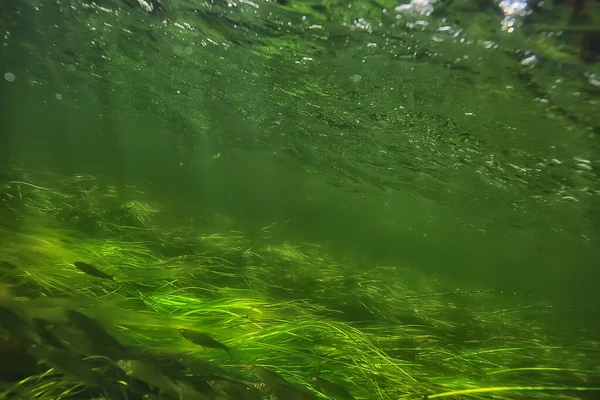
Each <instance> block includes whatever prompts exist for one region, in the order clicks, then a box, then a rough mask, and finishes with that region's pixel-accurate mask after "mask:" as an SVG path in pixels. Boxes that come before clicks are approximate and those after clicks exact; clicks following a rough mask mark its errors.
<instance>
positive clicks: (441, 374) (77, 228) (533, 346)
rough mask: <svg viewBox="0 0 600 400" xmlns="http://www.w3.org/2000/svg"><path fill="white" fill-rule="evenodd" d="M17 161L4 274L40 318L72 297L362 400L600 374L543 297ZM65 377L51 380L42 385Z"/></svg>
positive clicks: (555, 383)
mask: <svg viewBox="0 0 600 400" xmlns="http://www.w3.org/2000/svg"><path fill="white" fill-rule="evenodd" d="M14 175H15V178H14V179H12V180H11V181H10V182H11V183H4V184H3V185H2V186H0V198H3V199H6V202H5V205H6V206H5V207H0V213H5V214H3V215H8V216H9V217H7V218H6V219H7V220H16V219H17V217H18V218H19V220H20V221H22V222H21V223H19V224H17V225H14V226H12V225H6V226H4V225H3V226H0V235H1V237H2V243H3V246H2V247H0V260H1V261H6V262H8V263H10V264H12V265H14V266H15V268H14V269H12V270H0V276H2V279H3V280H6V281H7V282H8V283H9V284H10V289H11V291H14V292H15V293H16V296H18V297H17V298H16V299H15V303H16V304H18V305H19V306H21V307H22V308H23V309H25V310H26V311H27V313H28V315H29V316H30V317H36V316H38V317H39V316H42V317H47V318H50V319H51V320H61V321H64V320H65V316H64V309H65V308H71V309H77V310H80V311H82V312H84V313H86V314H87V315H89V316H90V317H92V318H95V319H97V320H98V321H100V322H101V324H102V325H103V326H106V327H107V329H108V330H109V331H110V332H111V333H113V334H115V335H116V336H117V337H118V338H119V340H122V341H123V342H124V343H126V344H127V345H132V346H134V347H136V348H144V349H152V350H155V351H159V352H161V353H166V354H173V355H177V354H191V355H192V356H193V357H199V358H203V359H207V360H210V361H213V362H215V363H218V364H219V365H221V366H223V367H224V368H226V369H228V370H229V371H231V372H232V373H235V374H243V373H244V372H243V371H244V367H243V366H244V365H245V364H250V363H252V364H258V365H263V366H267V367H270V368H273V369H274V370H277V371H278V372H280V373H282V374H283V375H284V376H285V377H286V378H288V379H289V380H290V381H292V382H294V383H296V384H298V385H302V386H305V387H307V388H310V387H311V385H310V377H311V376H312V375H319V376H322V377H323V378H325V379H330V380H332V381H337V382H342V383H346V384H347V385H348V388H349V389H350V390H351V391H352V392H353V394H355V395H356V397H357V398H359V399H360V398H364V399H374V398H381V399H390V400H392V399H394V400H396V399H400V398H401V399H414V398H422V397H423V396H424V395H429V398H442V397H457V396H461V397H469V398H486V397H487V396H494V398H498V399H515V398H523V396H527V398H536V399H537V398H539V399H544V398H548V399H549V398H552V399H557V398H560V399H567V398H573V399H574V398H576V394H573V393H572V392H569V393H566V391H560V390H558V389H552V388H557V387H559V386H560V387H564V388H583V389H582V390H581V391H582V392H583V391H584V390H589V391H593V390H594V387H593V385H589V382H594V381H598V379H599V377H600V370H599V367H598V365H597V362H596V360H597V358H598V352H599V350H598V349H600V342H599V341H598V339H597V338H595V337H593V336H591V335H590V334H587V333H586V332H585V330H584V329H583V328H581V329H580V328H578V327H577V326H576V325H571V326H570V327H569V328H570V331H569V332H567V331H564V330H560V329H558V328H556V327H554V326H553V324H552V318H557V317H556V315H558V314H557V313H558V312H559V311H560V312H565V311H564V310H558V309H556V308H553V306H552V305H551V304H549V303H547V302H545V301H543V300H539V299H533V298H530V297H527V296H517V295H514V294H507V293H501V292H491V291H489V290H486V288H480V287H477V286H475V285H470V286H469V285H464V284H461V285H457V284H456V283H454V282H448V281H447V280H443V279H440V278H439V277H436V276H433V275H432V274H423V273H420V272H418V271H415V270H412V269H410V268H408V267H405V266H403V267H396V266H389V265H387V266H386V265H384V266H368V265H363V264H361V263H357V262H355V261H350V262H349V261H347V260H346V261H343V260H336V259H333V258H332V257H331V256H329V255H328V254H327V253H326V252H325V251H324V250H323V249H322V248H321V247H320V246H315V245H311V244H302V243H301V244H298V243H275V242H274V241H273V240H272V239H271V233H270V231H271V230H272V229H275V228H274V227H273V226H269V227H265V228H264V229H263V230H261V231H260V232H259V235H258V236H254V237H253V238H252V239H248V238H247V237H246V236H245V235H244V234H243V233H241V232H239V231H235V230H229V231H223V232H215V231H211V230H210V229H208V228H206V227H201V226H191V225H185V224H183V222H182V221H177V222H176V223H174V222H171V221H169V219H168V218H162V214H161V213H162V212H163V211H164V210H163V209H161V208H160V207H157V206H155V205H152V204H151V203H148V202H146V201H145V199H144V196H143V194H142V193H140V192H139V191H137V190H136V189H135V188H125V187H116V186H112V185H101V184H99V183H98V180H97V179H96V178H94V177H91V176H84V175H80V176H73V177H68V178H66V179H63V178H61V177H58V176H56V175H47V176H44V177H43V178H40V179H36V178H35V177H33V176H31V175H27V174H25V173H24V172H23V171H16V172H14ZM23 182H27V183H23ZM29 182H31V183H29ZM50 188H51V189H50ZM2 196H4V197H2ZM6 213H7V214H6ZM86 221H87V222H86ZM74 261H86V262H90V263H91V264H93V265H95V266H96V267H97V268H99V269H102V270H103V271H105V272H107V273H109V274H111V275H114V276H115V280H116V282H111V281H103V280H99V279H97V278H94V277H91V276H88V275H85V274H84V273H82V272H81V271H79V270H77V269H76V268H75V267H74V266H73V265H72V263H73V262H74ZM25 289H27V290H25ZM40 295H41V296H40ZM540 310H543V312H540ZM182 327H183V328H188V329H196V330H200V331H203V332H206V333H209V334H210V335H211V336H213V337H214V338H215V339H217V340H219V341H221V342H222V343H224V344H226V345H227V346H229V347H231V349H232V355H231V358H229V356H227V355H226V354H225V352H223V351H218V350H214V349H204V348H202V347H201V346H197V345H195V344H193V343H190V342H188V341H186V340H185V339H184V338H183V337H182V336H181V335H180V334H179V332H178V331H177V329H178V328H182ZM575 341H576V343H578V345H576V346H575V345H572V343H573V342H575ZM53 376H54V375H52V374H50V375H47V376H45V377H43V378H40V382H46V381H48V382H53V381H52V379H54V378H53ZM236 376H237V375H236ZM246 378H248V379H251V378H250V377H246ZM32 379H33V378H32ZM56 379H58V377H57V378H56ZM34 381H35V380H31V381H27V383H26V384H25V385H23V388H24V389H27V390H28V388H29V386H27V385H34V383H35V382H37V381H35V382H34ZM53 385H55V386H53ZM588 386H589V387H588ZM31 387H33V386H31ZM69 387H72V386H69V385H68V384H66V383H64V382H63V383H60V381H59V380H56V382H55V383H48V386H47V387H43V386H42V384H41V383H40V386H39V387H38V388H37V389H36V390H38V391H36V392H35V393H37V394H39V398H44V399H45V398H49V397H48V396H50V395H56V396H60V395H61V394H60V393H62V392H60V389H63V392H64V391H66V390H67V389H68V388H69ZM44 388H46V389H44ZM518 388H529V389H518ZM536 388H537V389H536ZM542 388H550V389H547V390H546V389H542ZM575 392H576V391H575ZM65 393H67V394H65V395H64V396H67V397H68V396H71V394H69V392H65ZM73 393H74V392H73ZM525 393H526V394H525ZM57 398H58V397H57ZM65 398H66V397H65Z"/></svg>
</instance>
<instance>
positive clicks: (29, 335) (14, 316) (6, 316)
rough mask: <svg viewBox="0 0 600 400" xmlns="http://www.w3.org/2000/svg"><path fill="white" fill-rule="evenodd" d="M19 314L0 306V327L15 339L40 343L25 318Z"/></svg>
mask: <svg viewBox="0 0 600 400" xmlns="http://www.w3.org/2000/svg"><path fill="white" fill-rule="evenodd" d="M20 314H21V313H18V312H16V311H13V310H12V309H10V308H8V307H3V306H0V327H1V328H3V329H4V330H5V331H6V332H8V333H9V334H10V335H11V336H12V337H13V338H15V339H19V340H26V341H29V342H36V343H38V342H40V341H41V339H40V337H39V335H38V334H37V332H36V331H35V329H34V327H33V326H32V325H31V323H30V322H29V320H28V319H27V317H26V316H25V315H20Z"/></svg>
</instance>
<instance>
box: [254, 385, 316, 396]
mask: <svg viewBox="0 0 600 400" xmlns="http://www.w3.org/2000/svg"><path fill="white" fill-rule="evenodd" d="M255 386H256V388H257V389H259V390H260V391H261V392H262V393H264V394H265V395H269V396H270V399H271V400H317V398H316V397H315V396H313V395H312V394H311V393H308V392H306V391H304V390H301V389H298V388H295V387H293V386H291V385H281V384H280V385H277V384H275V385H271V384H269V383H266V382H259V383H257V384H256V385H255Z"/></svg>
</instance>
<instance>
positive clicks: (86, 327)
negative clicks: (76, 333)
mask: <svg viewBox="0 0 600 400" xmlns="http://www.w3.org/2000/svg"><path fill="white" fill-rule="evenodd" d="M65 314H67V318H69V321H70V322H71V323H72V324H73V325H74V326H75V327H76V328H77V329H79V330H81V331H83V332H84V333H85V334H86V335H88V336H89V337H90V338H91V339H92V340H93V341H95V342H96V344H98V345H100V346H103V347H109V348H112V349H115V350H119V351H121V352H125V347H123V345H122V344H121V343H119V341H118V340H117V339H115V338H114V337H112V336H111V335H109V334H108V333H106V331H105V330H104V328H102V326H100V324H98V323H97V322H96V321H94V320H93V319H91V318H90V317H88V316H87V315H85V314H82V313H80V312H79V311H75V310H66V311H65Z"/></svg>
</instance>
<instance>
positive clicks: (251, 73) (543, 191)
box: [0, 0, 600, 399]
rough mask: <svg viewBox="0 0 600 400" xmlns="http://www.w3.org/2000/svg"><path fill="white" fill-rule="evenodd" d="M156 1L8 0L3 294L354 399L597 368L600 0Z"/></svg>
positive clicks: (35, 312)
mask: <svg viewBox="0 0 600 400" xmlns="http://www.w3.org/2000/svg"><path fill="white" fill-rule="evenodd" d="M161 3H162V4H161ZM161 3H159V2H157V1H145V0H123V1H120V0H99V1H96V2H86V1H80V0H63V1H35V0H19V1H13V2H8V1H5V2H2V3H1V4H0V16H1V19H0V25H1V26H0V33H2V39H1V41H0V45H1V53H0V66H1V68H0V70H1V71H0V72H1V73H2V75H3V79H2V82H1V83H0V85H1V86H0V93H1V98H0V102H1V108H0V113H1V114H0V115H1V118H2V121H1V133H0V164H1V167H2V175H1V176H2V183H3V185H4V186H2V189H1V190H0V195H2V208H1V209H0V223H1V224H0V228H1V236H0V237H1V238H3V244H2V249H0V260H1V261H5V262H7V263H9V264H10V265H12V266H13V267H14V269H12V268H11V269H8V268H7V269H6V271H5V272H3V274H4V275H1V276H3V278H2V281H0V282H1V283H2V286H0V288H4V287H5V288H6V289H2V290H5V291H6V293H7V294H6V295H2V293H3V292H2V290H0V300H1V299H2V298H3V297H6V299H7V300H6V301H7V302H8V303H10V304H9V305H7V306H6V307H8V308H9V309H11V310H15V309H16V310H27V312H26V314H27V316H28V318H35V317H40V316H42V315H43V316H44V318H47V319H48V320H50V321H51V322H56V321H63V322H65V321H66V318H65V317H64V316H63V315H62V314H60V312H59V311H60V310H59V311H57V307H59V309H60V308H61V307H62V308H64V307H65V306H64V304H63V303H62V302H66V303H65V304H68V305H67V307H70V308H73V309H74V308H77V309H80V311H82V312H87V313H88V314H89V315H91V316H95V317H97V318H99V319H100V320H104V323H105V324H106V325H107V326H113V329H114V331H113V332H112V333H115V334H117V336H118V335H121V339H122V340H123V341H124V342H126V344H127V345H128V346H134V347H135V346H139V347H150V348H155V347H158V348H160V349H162V350H163V351H164V352H167V353H169V354H172V353H177V352H181V351H183V350H186V351H187V350H190V349H195V350H197V348H196V347H193V346H192V347H185V346H190V345H189V343H186V342H184V341H182V340H181V338H180V337H179V336H180V335H178V333H177V331H176V329H177V328H178V327H179V326H180V325H183V326H185V327H188V328H190V329H192V328H194V327H196V328H201V330H204V331H208V332H209V333H212V334H213V335H215V336H217V337H218V338H219V339H221V340H223V341H224V342H225V343H227V344H228V345H230V346H232V348H237V349H238V351H239V353H237V354H236V355H234V356H232V357H231V358H227V359H225V358H223V356H224V355H223V354H219V353H218V352H217V354H216V355H214V357H213V354H212V353H210V354H209V355H207V356H206V357H207V359H209V360H210V361H211V362H214V364H215V365H219V366H222V367H223V368H231V371H238V370H240V366H242V367H243V365H244V364H255V363H256V364H259V365H265V366H267V367H269V366H271V367H273V368H274V369H275V370H278V371H279V372H282V373H284V374H287V375H286V378H288V380H291V381H293V382H294V383H295V384H297V385H300V386H304V387H308V386H310V385H309V384H310V378H311V375H312V374H319V373H321V374H323V376H324V377H326V378H329V379H332V380H333V381H336V380H337V381H341V382H342V383H344V384H345V386H346V388H349V389H350V390H351V392H352V393H353V395H354V396H355V397H356V398H364V399H370V398H373V399H376V398H385V399H388V398H389V399H396V398H400V397H403V398H404V397H406V398H419V397H422V396H423V395H425V394H430V395H433V394H435V393H443V392H449V391H452V390H466V389H475V388H484V387H497V386H507V387H516V386H522V387H524V386H526V387H530V388H531V387H538V388H541V387H543V388H548V387H552V388H554V389H547V390H546V389H543V390H542V389H539V390H537V389H536V390H533V389H530V390H532V391H533V392H532V393H535V394H534V395H535V396H542V397H543V396H564V397H560V398H588V397H585V396H586V395H585V393H584V392H581V393H584V394H581V393H579V394H578V393H577V392H572V391H566V392H565V393H563V392H558V394H557V393H555V392H554V391H553V390H555V389H556V388H557V387H578V388H580V389H581V388H586V387H587V388H593V387H597V386H600V383H598V382H599V381H600V371H598V367H597V366H594V363H593V362H592V361H591V360H595V359H597V355H598V354H597V352H598V348H599V347H598V342H597V333H598V331H597V330H598V326H597V323H595V322H594V321H597V314H596V311H595V309H596V304H598V303H599V301H600V297H599V296H598V291H597V288H596V286H597V282H598V278H599V277H598V272H597V266H598V261H597V260H599V259H600V250H599V249H600V247H599V240H600V231H599V230H598V226H599V225H598V221H599V220H600V212H599V210H600V208H599V207H600V204H599V200H598V199H599V194H600V180H599V179H598V176H597V171H598V161H599V157H600V156H599V154H600V142H599V136H598V135H599V134H600V117H599V114H598V110H599V109H600V108H599V100H600V66H599V64H598V60H599V57H600V56H599V54H600V50H599V49H598V41H599V37H600V31H599V30H598V26H600V10H599V7H600V4H599V3H598V2H597V1H586V2H583V3H585V4H584V7H583V8H582V9H581V10H579V9H578V8H577V7H576V5H575V4H573V3H574V2H561V1H555V2H552V1H549V2H547V3H545V4H541V3H540V4H537V5H533V4H530V5H529V6H528V7H527V8H525V9H523V10H521V11H519V12H523V13H525V14H528V15H522V16H517V17H515V18H514V19H513V18H511V17H510V15H508V14H506V13H508V11H506V7H508V3H511V2H506V3H502V4H501V5H499V4H497V2H493V1H489V2H487V1H480V2H469V1H444V2H441V1H440V2H430V3H428V2H425V1H423V2H419V1H415V2H414V3H411V4H409V5H405V6H402V7H399V8H397V7H398V6H400V4H399V3H397V2H392V1H387V0H386V1H354V2H345V1H344V2H338V1H333V0H331V1H322V2H318V1H296V0H289V1H283V0H282V1H273V2H264V1H256V2H253V1H247V0H244V1H230V2H225V1H206V2H204V1H195V0H185V1H183V0H171V1H169V2H161ZM512 3H513V5H514V6H515V7H517V6H518V5H519V4H522V3H517V2H512ZM523 4H524V3H523ZM502 7H505V10H504V13H505V14H503V10H502ZM515 10H517V8H515ZM133 187H135V189H133ZM207 243H211V244H207ZM217 259H218V260H223V261H222V262H217V261H215V260H217ZM208 260H210V261H208ZM74 261H85V262H89V263H91V264H92V265H94V266H95V267H99V268H100V269H103V270H104V271H108V272H109V273H110V274H111V275H112V276H115V280H116V281H117V283H120V284H119V285H117V286H111V284H110V283H108V282H101V283H99V282H98V281H97V279H92V278H91V277H89V276H86V275H82V274H81V273H79V272H77V270H76V269H75V268H74V267H73V264H72V263H73V262H74ZM165 265H171V266H172V267H173V269H172V270H171V269H169V268H165ZM205 268H206V270H205ZM198 269H200V270H201V271H202V273H201V274H200V275H195V274H194V271H196V272H197V270H198ZM15 270H16V271H17V272H15ZM11 271H12V272H11ZM190 271H191V272H190ZM96 278H97V277H96ZM79 286H81V288H80V290H81V291H79V290H78V291H77V293H76V295H75V294H73V296H70V295H69V287H79ZM31 287H35V288H37V289H31ZM237 290H240V291H243V294H239V295H238V294H235V293H237V292H235V291H237ZM230 291H231V292H230ZM457 293H458V294H457ZM178 296H182V297H178ZM447 296H449V297H447ZM448 298H450V299H451V300H448ZM57 299H60V301H59V300H57ZM236 301H239V304H237V303H236V304H234V303H235V302H236ZM19 302H21V303H20V304H19ZM8 303H7V304H8ZM250 303H252V304H251V305H250ZM59 304H60V306H59ZM140 304H143V305H140ZM228 307H233V308H235V309H236V310H238V309H239V310H238V311H235V312H233V311H232V312H233V314H235V315H236V316H237V317H238V318H242V317H244V316H245V317H244V318H248V316H247V315H246V314H252V313H257V314H256V315H254V316H253V317H251V318H250V321H251V322H249V326H250V327H248V328H244V329H242V331H238V332H235V328H234V327H236V326H239V321H238V320H236V321H233V320H230V319H229V318H230V317H231V315H230V314H228V313H229V312H230V311H227V310H230V309H229V308H228ZM296 307H298V309H299V310H302V311H297V310H296ZM146 308H147V309H146ZM198 309H201V310H204V311H198V312H200V314H201V316H199V317H198V318H200V319H194V312H191V310H198ZM41 310H44V311H43V312H42V311H41ZM115 310H119V311H115ZM257 310H260V312H259V311H257ZM119 313H121V314H119ZM139 313H141V314H139ZM145 313H154V314H148V315H146V314H145ZM298 313H299V314H298ZM59 314H60V315H59ZM111 314H113V317H114V315H120V317H121V318H125V319H126V320H127V321H128V322H129V323H130V326H128V325H127V323H126V322H124V321H123V320H122V319H121V320H118V321H115V318H111ZM138 314H139V315H142V316H140V317H137V318H138V319H137V322H135V323H134V322H133V321H136V317H133V316H132V315H138ZM259 314H260V316H259ZM266 314H268V316H267V315H266ZM153 315H154V316H153ZM225 315H229V316H228V317H227V318H226V317H225ZM156 318H158V319H156ZM173 318H174V319H173ZM252 318H256V319H255V320H252ZM320 318H321V319H323V321H326V322H327V324H331V325H325V327H321V328H320V329H321V330H319V329H317V328H316V327H315V326H318V323H317V322H315V321H318V320H319V319H320ZM157 321H163V322H157ZM252 321H254V322H252ZM284 322H286V323H287V324H292V325H289V331H288V330H286V328H285V326H286V325H285V323H284ZM294 324H297V325H294ZM315 324H316V325H315ZM336 324H341V325H340V326H341V327H338V325H336ZM528 324H531V326H530V328H529V330H528V329H527V326H528ZM0 325H1V324H0ZM161 325H162V326H161ZM114 326H117V328H114ZM269 329H270V330H271V331H269ZM18 332H21V331H18ZM172 332H174V333H175V337H176V338H177V340H178V341H175V342H173V340H174V339H167V338H169V337H170V336H173V335H172ZM294 332H300V333H297V334H296V333H294ZM336 332H337V333H336ZM533 332H535V333H533ZM9 333H10V332H9ZM13 334H14V332H13ZM353 335H354V336H353ZM537 335H539V336H537ZM9 336H10V335H9ZM299 338H302V340H300V339H299ZM29 339H30V340H33V339H31V338H29ZM297 340H300V341H299V342H297ZM26 342H27V341H26ZM34 342H35V340H34ZM174 343H175V344H174ZM26 344H27V343H26ZM182 346H183V347H182ZM319 346H324V347H323V348H321V347H319ZM552 346H555V347H556V349H557V350H555V351H556V353H552V351H551V350H549V349H550V348H553V347H552ZM8 347H9V348H10V349H11V350H10V351H20V350H14V349H13V347H10V346H8ZM17 348H18V349H21V348H20V347H19V346H17ZM356 348H358V349H362V350H364V353H363V352H362V351H358V353H357V356H356V357H358V358H353V356H352V355H351V354H352V352H354V351H357V350H356ZM332 349H335V350H332ZM352 349H354V350H352ZM509 349H512V350H509ZM515 349H520V350H515ZM541 349H544V350H543V353H544V354H545V356H544V357H542V356H540V354H538V352H539V351H542V350H541ZM21 350H22V349H21ZM415 352H416V353H418V354H419V355H418V356H415V354H416V353H415ZM519 352H522V354H521V355H520V356H519V355H517V353H519ZM17 354H20V353H17ZM27 354H29V353H27ZM90 354H103V353H102V352H98V351H91V353H90ZM90 354H86V355H90ZM481 354H493V357H496V356H498V357H499V358H497V359H496V358H489V359H488V358H485V357H484V356H481ZM36 357H37V356H36ZM36 357H34V358H36ZM490 357H492V356H490ZM502 357H505V358H502ZM36 359H37V358H36ZM566 359H568V360H569V362H568V363H567V364H569V365H565V363H564V362H563V361H561V360H566ZM536 360H538V361H536ZM336 362H339V363H340V364H339V365H337V364H335V363H336ZM331 363H333V364H331ZM571 364H572V365H571ZM50 365H51V366H52V364H50ZM54 367H55V368H57V369H58V370H59V371H60V370H61V368H60V367H56V365H54ZM98 368H100V367H98ZM102 368H104V370H103V376H104V377H107V376H109V375H110V374H109V373H108V372H107V371H106V369H107V368H108V369H110V368H109V367H106V366H102ZM390 368H392V369H390ZM394 368H400V369H394ZM242 370H243V368H242ZM336 371H337V372H336ZM507 371H510V372H507ZM552 371H554V372H552ZM36 372H39V371H36ZM63 372H64V371H63ZM188 372H189V371H188ZM31 373H32V371H30V370H29V369H27V368H26V369H25V372H24V374H25V375H24V376H27V375H28V374H29V375H31ZM39 373H41V372H39ZM235 373H236V374H237V373H238V372H235ZM188 375H189V374H188ZM1 376H2V375H0V377H1ZM500 376H501V378H498V377H500ZM565 376H566V377H565ZM559 377H560V378H559ZM22 378H23V376H19V379H22ZM79 378H81V377H79ZM230 378H231V377H230ZM234 378H235V379H238V380H239V379H242V378H241V377H240V376H238V375H235V376H234ZM107 379H109V380H118V379H117V377H113V376H110V378H107ZM244 379H246V381H252V380H251V379H250V378H249V376H246V377H245V378H244ZM0 380H1V381H7V382H13V381H14V379H12V378H10V379H9V378H6V377H5V378H0ZM75 380H77V379H75ZM80 380H81V379H80ZM204 380H205V379H204ZM204 380H203V382H204ZM142 381H144V380H143V379H142ZM144 382H146V383H149V382H147V381H144ZM87 384H88V386H90V385H89V382H87ZM130 384H131V383H130ZM60 385H63V386H60ZM60 385H59V386H57V389H56V390H57V392H56V393H58V392H59V388H60V389H61V390H62V389H63V388H64V387H68V385H67V384H65V383H60ZM102 385H104V383H103V384H102ZM102 385H100V386H101V387H104V388H105V386H102ZM25 386H26V385H25ZM92 386H93V385H92ZM150 387H152V385H150ZM11 390H12V389H11ZM24 390H25V389H24ZM31 390H33V389H31ZM580 391H581V390H580ZM142 392H143V391H142ZM567 392H568V393H567ZM6 393H14V391H13V392H10V391H8V392H6ZM40 393H41V392H40ZM48 393H49V392H48ZM48 393H46V392H44V393H42V394H40V395H39V396H37V397H35V396H34V398H51V396H57V394H56V393H55V394H52V395H50V394H48ZM98 393H99V392H94V391H93V390H92V391H91V392H86V391H84V392H82V393H80V394H79V395H73V396H83V397H81V398H91V397H89V396H99V394H98ZM111 393H112V395H113V397H114V396H117V394H115V393H114V392H111V390H110V389H109V390H108V393H107V392H105V393H104V395H106V396H107V397H108V398H111V397H110V396H111ZM494 393H496V394H495V395H496V396H498V397H496V398H511V399H512V398H531V396H534V395H528V394H527V393H529V392H524V391H518V390H509V391H507V392H502V393H500V392H494ZM548 393H550V394H548ZM574 393H575V394H574ZM591 393H596V392H591ZM128 394H129V395H132V394H131V393H129V392H128ZM213 394H214V393H213ZM213 394H211V396H212V395H213ZM10 395H11V394H5V395H3V396H10ZM22 396H24V395H22ZM44 396H46V397H44ZM48 396H50V397H48ZM85 396H88V397H85ZM238 396H239V395H238ZM275 396H276V397H277V396H278V397H280V398H295V397H293V396H294V395H291V394H289V393H284V394H282V393H279V395H275ZM290 396H291V397H290ZM338 396H339V394H338ZM448 396H450V395H448ZM457 396H458V395H457ZM463 396H475V397H477V396H480V397H479V398H490V397H485V396H486V394H485V393H484V394H471V395H468V394H466V395H464V394H463ZM528 396H529V397H528ZM230 397H231V396H230ZM0 398H3V397H0ZM55 398H58V397H55ZM75 398H76V397H75ZM114 398H118V397H114ZM190 398H191V397H190ZM228 398H229V397H228ZM234 398H235V397H234ZM331 398H336V396H335V395H331ZM432 398H435V397H432ZM452 398H458V397H452ZM460 398H462V397H460ZM465 398H467V397H465ZM553 398H558V397H553ZM589 398H592V397H589Z"/></svg>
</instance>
